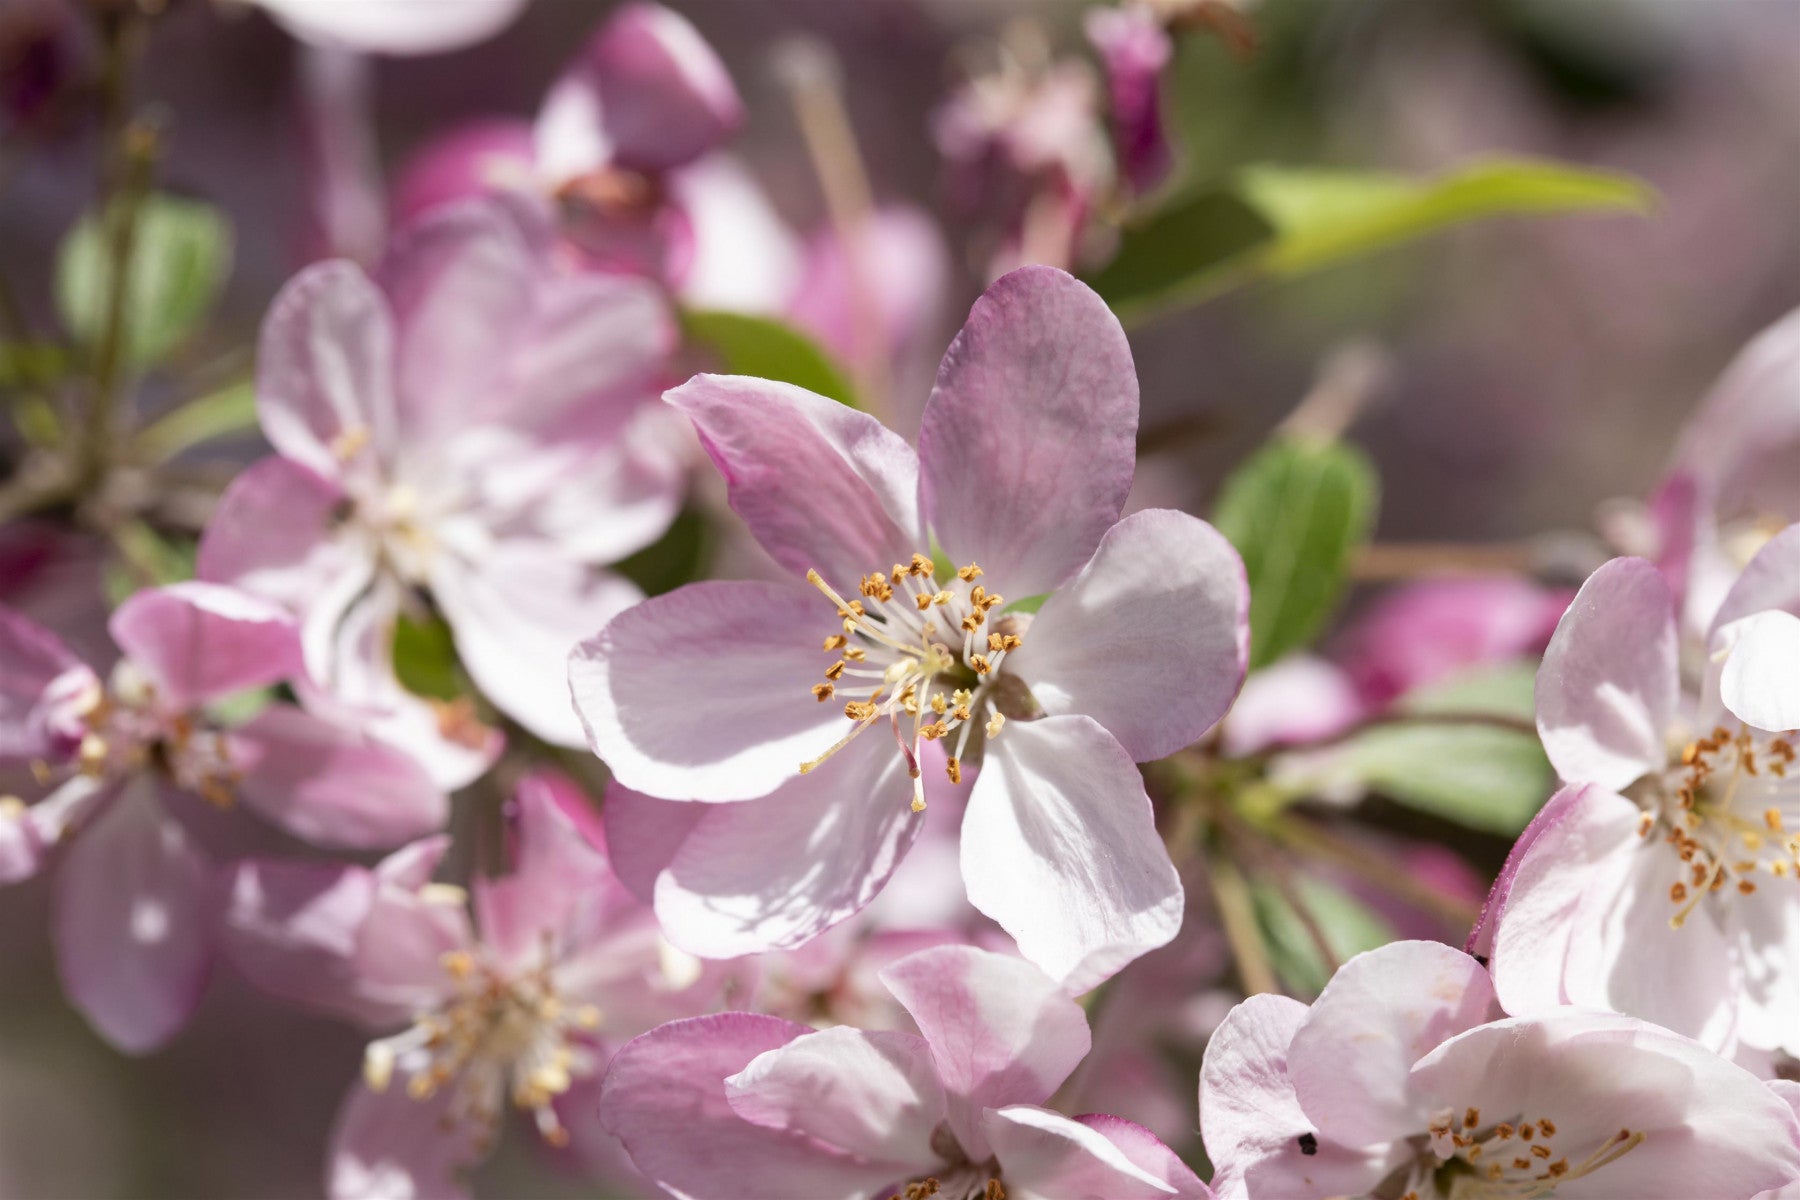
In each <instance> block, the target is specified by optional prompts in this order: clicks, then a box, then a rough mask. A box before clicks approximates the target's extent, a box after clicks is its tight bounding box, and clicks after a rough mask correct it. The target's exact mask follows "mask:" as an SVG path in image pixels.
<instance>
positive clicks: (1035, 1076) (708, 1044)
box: [601, 946, 1211, 1200]
mask: <svg viewBox="0 0 1800 1200" xmlns="http://www.w3.org/2000/svg"><path fill="white" fill-rule="evenodd" d="M882 978H883V979H884V981H885V982H886V983H887V985H888V987H889V988H890V989H891V990H892V991H893V993H894V995H895V997H896V999H898V1000H899V1001H900V1003H901V1004H902V1005H904V1006H905V1007H906V1009H907V1010H908V1012H910V1013H911V1014H912V1016H913V1018H914V1020H915V1021H916V1022H917V1024H918V1028H919V1035H918V1036H915V1035H913V1034H910V1033H898V1032H876V1033H868V1032H865V1031H863V1030H860V1029H853V1028H850V1027H848V1026H839V1027H837V1028H834V1029H827V1030H822V1031H814V1030H811V1029H808V1028H807V1027H806V1026H803V1025H795V1024H793V1023H791V1022H788V1021H784V1020H781V1019H780V1018H778V1017H769V1016H759V1015H756V1014H751V1013H723V1014H719V1015H716V1016H710V1017H697V1018H693V1019H691V1020H686V1021H676V1022H673V1023H671V1024H668V1025H664V1026H662V1027H661V1028H659V1029H655V1030H652V1031H651V1032H649V1033H647V1034H644V1035H643V1036H642V1037H639V1038H637V1039H636V1040H635V1041H632V1042H630V1043H629V1044H627V1045H626V1046H625V1047H624V1048H622V1049H621V1050H620V1051H619V1053H618V1054H617V1055H616V1056H615V1057H614V1059H613V1062H612V1065H611V1067H610V1068H608V1070H607V1075H606V1080H605V1083H604V1085H603V1088H602V1091H601V1120H602V1121H603V1122H604V1123H605V1125H606V1127H607V1128H608V1129H611V1130H612V1131H613V1132H614V1133H616V1134H617V1135H618V1136H619V1139H620V1140H621V1141H622V1142H624V1144H625V1147H626V1149H627V1150H628V1151H629V1152H630V1154H631V1156H632V1160H633V1161H634V1162H635V1163H636V1164H637V1166H638V1169H639V1170H641V1171H642V1172H643V1173H644V1174H645V1175H647V1176H649V1177H650V1178H651V1179H653V1180H655V1181H656V1182H657V1183H659V1184H661V1185H662V1186H663V1187H665V1188H667V1189H669V1190H670V1191H672V1192H673V1193H674V1194H676V1195H679V1196H684V1197H688V1198H690V1200H713V1198H717V1200H788V1198H790V1197H795V1196H806V1197H809V1198H813V1200H831V1198H833V1197H842V1198H843V1200H864V1198H867V1197H882V1198H887V1197H901V1198H904V1200H921V1198H923V1197H936V1198H937V1200H1038V1198H1042V1200H1050V1198H1058V1200H1061V1198H1066V1197H1096V1198H1098V1197H1105V1198H1106V1200H1148V1198H1150V1197H1162V1196H1174V1197H1186V1198H1189V1200H1202V1198H1205V1197H1210V1196H1211V1193H1210V1192H1209V1191H1208V1190H1207V1188H1206V1186H1205V1185H1204V1184H1202V1183H1201V1182H1200V1180H1199V1179H1198V1178H1197V1177H1196V1176H1195V1175H1194V1173H1193V1172H1192V1171H1191V1170H1189V1169H1188V1168H1187V1167H1186V1166H1185V1165H1184V1164H1183V1163H1182V1162H1181V1160H1180V1159H1178V1158H1176V1157H1175V1155H1174V1154H1173V1153H1171V1152H1170V1151H1169V1150H1168V1148H1167V1147H1165V1146H1164V1145H1162V1143H1160V1142H1158V1141H1157V1140H1156V1139H1155V1137H1153V1136H1152V1135H1151V1134H1150V1133H1149V1131H1147V1130H1145V1129H1143V1128H1142V1127H1141V1126H1137V1125H1134V1124H1132V1123H1131V1122H1129V1121H1120V1120H1118V1119H1116V1118H1113V1117H1104V1116H1089V1117H1082V1118H1079V1119H1073V1120H1072V1119H1070V1118H1068V1117H1065V1116H1063V1115H1062V1114H1060V1113H1057V1112H1054V1111H1051V1110H1050V1109H1047V1108H1044V1107H1042V1105H1043V1104H1044V1102H1045V1101H1046V1100H1048V1099H1049V1097H1050V1094H1051V1093H1052V1092H1054V1091H1055V1090H1056V1087H1057V1085H1058V1084H1060V1083H1061V1082H1062V1081H1063V1080H1064V1079H1065V1078H1067V1077H1068V1075H1069V1072H1070V1071H1071V1070H1073V1069H1074V1067H1075V1065H1076V1064H1077V1063H1079V1062H1080V1061H1081V1058H1082V1056H1083V1055H1085V1054H1086V1053H1087V1049H1088V1031H1087V1020H1086V1017H1085V1016H1084V1014H1083V1013H1082V1010H1081V1007H1080V1006H1079V1005H1078V1004H1076V1003H1075V1002H1074V1001H1073V1000H1071V999H1069V998H1068V996H1067V995H1066V994H1064V993H1063V992H1062V990H1061V989H1059V988H1058V987H1057V986H1056V984H1055V983H1053V982H1052V981H1051V980H1050V979H1049V978H1047V977H1046V976H1045V975H1044V974H1043V973H1042V972H1040V971H1038V970H1037V969H1036V968H1035V967H1033V966H1031V965H1030V964H1029V963H1025V962H1021V961H1019V960H1018V959H1014V958H1007V957H1003V956H1000V955H995V954H989V953H986V952H984V951H980V950H975V949H972V948H969V947H963V946H942V947H937V948H934V949H930V950H922V951H920V952H919V953H917V954H912V955H909V956H907V957H905V958H903V959H900V960H899V961H898V962H895V963H893V964H892V965H891V966H889V967H887V968H886V969H885V970H884V971H883V972H882Z"/></svg>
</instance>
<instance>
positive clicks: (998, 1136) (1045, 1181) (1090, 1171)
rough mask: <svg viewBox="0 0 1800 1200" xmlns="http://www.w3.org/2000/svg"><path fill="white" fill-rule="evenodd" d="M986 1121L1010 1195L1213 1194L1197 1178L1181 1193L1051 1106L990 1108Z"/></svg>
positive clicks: (1024, 1198)
mask: <svg viewBox="0 0 1800 1200" xmlns="http://www.w3.org/2000/svg"><path fill="white" fill-rule="evenodd" d="M982 1125H983V1128H984V1129H985V1130H986V1133H987V1138H988V1141H989V1143H990V1144H991V1145H992V1146H993V1148H994V1157H995V1158H996V1159H998V1160H999V1163H1000V1171H1001V1174H1002V1175H1004V1176H1005V1178H1006V1194H1007V1196H1008V1197H1012V1196H1018V1197H1020V1200H1033V1198H1034V1197H1042V1198H1043V1200H1051V1198H1052V1197H1063V1196H1082V1197H1087V1196H1094V1197H1099V1196H1104V1197H1106V1200H1160V1198H1161V1197H1165V1196H1182V1195H1187V1196H1195V1197H1206V1198H1208V1200H1210V1197H1211V1195H1212V1193H1211V1192H1209V1191H1207V1190H1206V1187H1205V1185H1203V1184H1201V1183H1200V1181H1199V1180H1198V1179H1196V1180H1194V1181H1193V1182H1194V1188H1193V1190H1190V1191H1187V1192H1178V1191H1177V1190H1176V1189H1175V1188H1174V1187H1172V1186H1170V1185H1169V1184H1167V1183H1165V1182H1164V1181H1163V1180H1161V1179H1158V1178H1157V1177H1156V1176H1155V1175H1152V1174H1151V1173H1150V1172H1148V1171H1146V1170H1144V1169H1143V1168H1142V1167H1140V1166H1138V1165H1137V1164H1136V1163H1134V1162H1132V1161H1131V1159H1130V1158H1129V1157H1128V1156H1127V1155H1126V1154H1125V1152H1124V1151H1122V1150H1121V1149H1119V1147H1117V1146H1115V1145H1113V1143H1112V1142H1111V1141H1110V1140H1108V1139H1107V1137H1106V1136H1105V1135H1104V1134H1103V1133H1101V1132H1100V1131H1099V1130H1098V1129H1094V1128H1092V1127H1090V1126H1088V1125H1085V1124H1083V1123H1081V1122H1080V1121H1076V1120H1073V1119H1071V1118H1069V1117H1065V1116H1063V1115H1062V1114H1061V1113H1057V1112H1051V1111H1049V1110H1048V1109H1043V1108H1037V1107H1034V1106H1033V1105H1029V1104H1012V1105H1008V1106H1007V1107H1005V1108H1001V1109H990V1110H989V1111H988V1112H987V1113H985V1114H984V1120H983V1121H982Z"/></svg>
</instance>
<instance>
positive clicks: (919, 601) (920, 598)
mask: <svg viewBox="0 0 1800 1200" xmlns="http://www.w3.org/2000/svg"><path fill="white" fill-rule="evenodd" d="M913 603H914V604H916V605H918V606H919V611H920V612H924V611H925V610H926V609H928V608H930V607H931V595H930V593H928V592H921V593H919V594H918V595H917V596H914V597H913Z"/></svg>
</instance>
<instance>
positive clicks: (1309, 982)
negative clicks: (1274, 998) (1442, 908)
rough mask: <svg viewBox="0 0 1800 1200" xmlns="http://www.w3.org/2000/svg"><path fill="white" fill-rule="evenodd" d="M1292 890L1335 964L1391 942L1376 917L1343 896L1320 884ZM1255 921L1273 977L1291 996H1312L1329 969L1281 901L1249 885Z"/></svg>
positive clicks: (1309, 882) (1300, 884) (1304, 882)
mask: <svg viewBox="0 0 1800 1200" xmlns="http://www.w3.org/2000/svg"><path fill="white" fill-rule="evenodd" d="M1294 882H1295V888H1294V890H1295V891H1296V892H1297V893H1298V895H1299V899H1300V903H1302V904H1304V905H1306V911H1307V914H1308V915H1309V916H1311V917H1312V920H1313V924H1314V925H1316V926H1318V929H1319V932H1320V933H1321V934H1323V935H1324V941H1325V944H1326V945H1327V946H1329V947H1330V948H1331V956H1332V957H1333V958H1335V959H1336V960H1337V961H1338V962H1339V963H1342V962H1344V961H1345V960H1346V959H1349V958H1351V957H1353V956H1355V955H1358V954H1361V953H1362V952H1363V951H1365V950H1373V949H1375V947H1377V946H1385V945H1386V944H1387V943H1389V942H1391V941H1393V940H1394V939H1395V937H1396V936H1397V935H1396V934H1395V932H1394V929H1393V927H1392V926H1391V925H1389V924H1388V923H1387V922H1386V921H1384V920H1383V919H1382V918H1381V917H1380V916H1379V915H1378V914H1376V913H1375V912H1374V911H1373V910H1372V909H1370V908H1369V907H1368V906H1367V905H1365V904H1364V903H1363V902H1362V901H1360V900H1358V899H1357V898H1356V897H1354V896H1352V895H1351V894H1350V893H1349V892H1346V891H1344V890H1343V889H1342V888H1340V887H1337V886H1336V885H1334V884H1330V883H1326V882H1325V881H1324V880H1322V879H1311V878H1307V879H1296V880H1295V881H1294ZM1251 894H1252V896H1253V897H1254V899H1255V902H1256V916H1257V921H1258V922H1259V923H1260V924H1261V925H1262V928H1263V934H1264V936H1265V937H1266V938H1267V939H1268V943H1269V957H1270V960H1271V962H1272V964H1273V965H1274V967H1275V970H1276V972H1277V973H1278V974H1279V975H1280V976H1281V978H1282V979H1284V980H1286V981H1287V983H1288V984H1289V985H1290V986H1292V987H1293V988H1294V989H1295V990H1296V991H1302V992H1307V993H1310V994H1313V995H1317V994H1318V993H1319V992H1321V991H1323V990H1324V989H1325V984H1326V982H1327V981H1328V980H1329V979H1330V978H1331V968H1330V966H1329V964H1327V963H1325V962H1324V961H1322V960H1321V959H1320V957H1319V948H1318V946H1317V945H1316V944H1315V943H1314V941H1313V938H1312V935H1311V934H1310V933H1309V932H1307V929H1306V926H1305V925H1304V924H1303V923H1302V922H1301V920H1300V917H1299V914H1297V913H1295V911H1294V907H1293V905H1291V904H1289V903H1288V901H1287V898H1286V897H1285V896H1283V895H1282V894H1281V892H1279V891H1278V890H1276V889H1275V888H1273V887H1271V886H1269V885H1268V884H1263V883H1259V884H1257V885H1255V886H1254V887H1253V888H1252V890H1251Z"/></svg>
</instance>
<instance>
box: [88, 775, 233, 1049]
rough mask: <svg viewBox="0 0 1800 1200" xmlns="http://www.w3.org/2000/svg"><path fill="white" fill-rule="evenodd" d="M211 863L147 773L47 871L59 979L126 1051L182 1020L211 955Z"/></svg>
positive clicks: (148, 1045)
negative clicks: (51, 874)
mask: <svg viewBox="0 0 1800 1200" xmlns="http://www.w3.org/2000/svg"><path fill="white" fill-rule="evenodd" d="M212 882H213V870H212V865H211V863H210V862H208V861H207V858H206V855H205V854H204V853H203V852H202V851H201V849H200V848H199V847H198V846H196V845H195V844H194V842H193V840H192V839H191V838H190V837H189V836H188V834H187V832H186V831H185V830H184V829H183V828H182V826H181V824H180V823H179V822H177V821H175V820H173V819H172V818H171V817H170V816H169V815H168V813H167V812H165V811H164V809H163V806H162V803H161V801H160V799H159V797H158V795H157V787H156V785H155V784H154V783H152V782H150V781H149V780H148V779H143V780H139V781H138V782H136V783H133V784H132V785H131V786H129V787H128V788H127V789H126V790H125V791H124V792H123V793H122V794H121V795H120V796H119V797H118V799H117V800H116V801H115V802H114V803H113V804H112V805H111V806H110V807H109V808H108V809H107V811H106V812H105V813H104V814H103V815H102V816H101V817H100V818H99V819H98V820H96V821H95V822H94V823H93V824H92V825H91V826H89V827H88V828H86V829H85V830H83V831H82V834H81V836H80V838H79V839H77V841H76V843H75V844H74V846H73V847H72V848H71V849H70V851H69V856H68V859H67V861H65V862H64V863H63V864H62V869H61V871H60V872H59V873H58V875H57V880H56V887H57V890H56V908H55V915H54V925H53V933H54V937H55V940H56V963H57V970H58V972H59V973H60V974H61V976H62V981H63V989H64V990H65V991H66V992H67V993H68V995H69V999H70V1001H71V1002H73V1003H74V1005H75V1007H77V1008H79V1009H80V1010H81V1011H82V1013H83V1014H84V1015H85V1016H86V1017H87V1019H88V1020H89V1021H91V1022H93V1025H94V1028H95V1029H96V1030H98V1031H99V1033H100V1035H101V1036H102V1037H104V1038H105V1039H106V1040H107V1041H109V1042H111V1043H112V1044H113V1045H114V1046H117V1047H118V1048H119V1049H120V1050H123V1051H125V1052H126V1053H127V1054H143V1053H146V1052H148V1051H151V1050H154V1049H156V1048H157V1047H158V1046H160V1045H162V1044H163V1043H164V1042H166V1041H167V1040H168V1039H169V1038H171V1037H173V1036H174V1034H175V1033H176V1031H177V1030H179V1029H180V1028H181V1027H182V1026H183V1025H185V1024H187V1019H188V1017H189V1016H190V1015H191V1014H192V1013H193V1011H194V1008H195V1006H196V1005H198V1004H199V1003H200V994H201V992H202V991H203V990H204V989H205V987H206V978H207V974H208V969H209V968H210V967H211V965H212V953H213V914H212V905H211V903H210V899H211V890H212Z"/></svg>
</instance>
